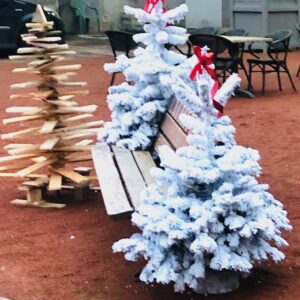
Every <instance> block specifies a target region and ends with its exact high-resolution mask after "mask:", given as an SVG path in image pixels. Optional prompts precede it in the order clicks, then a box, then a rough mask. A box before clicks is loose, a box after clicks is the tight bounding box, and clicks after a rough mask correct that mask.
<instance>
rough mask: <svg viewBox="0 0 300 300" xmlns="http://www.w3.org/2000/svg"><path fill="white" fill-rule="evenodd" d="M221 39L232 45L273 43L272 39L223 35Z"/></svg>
mask: <svg viewBox="0 0 300 300" xmlns="http://www.w3.org/2000/svg"><path fill="white" fill-rule="evenodd" d="M221 37H223V38H225V39H227V40H229V41H230V42H232V43H263V42H272V38H269V37H259V36H233V35H232V36H230V35H221Z"/></svg>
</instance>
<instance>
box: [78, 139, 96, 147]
mask: <svg viewBox="0 0 300 300" xmlns="http://www.w3.org/2000/svg"><path fill="white" fill-rule="evenodd" d="M93 143H94V140H82V141H80V142H78V143H76V144H75V145H77V146H86V145H90V144H93Z"/></svg>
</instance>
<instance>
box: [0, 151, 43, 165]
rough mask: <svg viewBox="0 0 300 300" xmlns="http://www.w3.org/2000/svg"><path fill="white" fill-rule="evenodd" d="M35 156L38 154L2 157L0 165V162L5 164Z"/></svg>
mask: <svg viewBox="0 0 300 300" xmlns="http://www.w3.org/2000/svg"><path fill="white" fill-rule="evenodd" d="M37 155H38V154H37V153H36V152H35V153H28V154H20V155H11V156H4V157H0V163H1V162H6V161H11V160H17V159H24V158H29V157H35V156H37Z"/></svg>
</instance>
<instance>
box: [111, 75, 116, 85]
mask: <svg viewBox="0 0 300 300" xmlns="http://www.w3.org/2000/svg"><path fill="white" fill-rule="evenodd" d="M116 74H117V73H113V74H112V76H111V81H110V86H112V85H113V84H114V82H115V78H116Z"/></svg>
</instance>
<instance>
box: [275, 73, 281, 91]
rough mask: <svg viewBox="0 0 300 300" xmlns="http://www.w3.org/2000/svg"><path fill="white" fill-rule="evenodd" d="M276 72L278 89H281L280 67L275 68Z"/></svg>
mask: <svg viewBox="0 0 300 300" xmlns="http://www.w3.org/2000/svg"><path fill="white" fill-rule="evenodd" d="M276 73H277V79H278V86H279V90H280V91H282V86H281V78H280V69H279V68H277V69H276Z"/></svg>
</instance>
